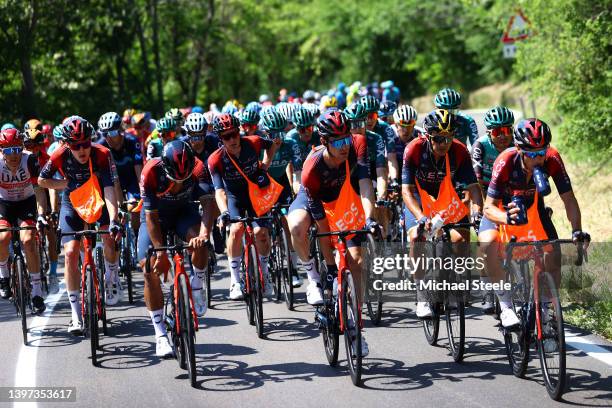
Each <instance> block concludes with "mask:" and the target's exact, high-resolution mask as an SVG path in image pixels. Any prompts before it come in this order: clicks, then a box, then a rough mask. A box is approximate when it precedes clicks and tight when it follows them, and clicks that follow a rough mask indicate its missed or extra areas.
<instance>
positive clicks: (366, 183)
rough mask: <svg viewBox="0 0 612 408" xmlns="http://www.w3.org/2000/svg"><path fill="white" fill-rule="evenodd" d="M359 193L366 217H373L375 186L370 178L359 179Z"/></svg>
mask: <svg viewBox="0 0 612 408" xmlns="http://www.w3.org/2000/svg"><path fill="white" fill-rule="evenodd" d="M359 193H360V195H361V205H362V206H363V211H364V212H365V216H366V218H371V217H372V213H373V212H374V202H375V201H374V188H373V187H372V181H371V180H370V179H361V180H359Z"/></svg>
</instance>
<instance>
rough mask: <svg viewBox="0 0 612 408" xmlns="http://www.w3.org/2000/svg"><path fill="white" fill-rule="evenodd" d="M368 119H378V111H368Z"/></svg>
mask: <svg viewBox="0 0 612 408" xmlns="http://www.w3.org/2000/svg"><path fill="white" fill-rule="evenodd" d="M368 119H370V120H376V119H378V112H371V113H368Z"/></svg>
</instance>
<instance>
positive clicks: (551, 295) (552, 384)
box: [536, 272, 566, 401]
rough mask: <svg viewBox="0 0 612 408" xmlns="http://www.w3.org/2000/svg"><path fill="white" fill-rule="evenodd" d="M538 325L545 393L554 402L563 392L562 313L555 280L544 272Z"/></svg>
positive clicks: (563, 345) (541, 283)
mask: <svg viewBox="0 0 612 408" xmlns="http://www.w3.org/2000/svg"><path fill="white" fill-rule="evenodd" d="M538 280H539V308H540V324H539V325H538V324H537V323H536V330H537V332H538V333H537V334H538V336H537V337H538V353H539V354H540V363H541V364H540V365H541V366H542V374H543V375H544V382H545V383H546V390H547V391H548V395H550V397H551V398H552V399H553V400H555V401H558V400H559V399H560V398H561V396H562V395H563V392H564V391H565V376H566V373H565V334H564V332H563V312H562V311H561V302H560V301H559V293H558V291H557V287H556V285H555V280H554V278H553V277H552V275H551V274H550V273H548V272H541V273H540V274H539V279H538Z"/></svg>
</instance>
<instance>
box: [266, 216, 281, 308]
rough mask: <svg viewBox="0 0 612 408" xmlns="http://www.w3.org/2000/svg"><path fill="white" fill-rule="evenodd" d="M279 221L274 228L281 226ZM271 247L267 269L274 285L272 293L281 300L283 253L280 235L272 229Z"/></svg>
mask: <svg viewBox="0 0 612 408" xmlns="http://www.w3.org/2000/svg"><path fill="white" fill-rule="evenodd" d="M279 224H280V223H278V224H276V226H275V227H274V229H278V228H281V229H282V228H283V227H282V226H280V227H279V226H278V225H279ZM271 241H272V248H271V251H270V257H269V259H270V261H269V263H268V271H269V273H270V275H271V278H272V285H273V286H274V294H275V297H276V300H277V301H279V300H281V292H282V289H281V283H282V273H283V253H282V248H281V243H280V235H279V233H278V231H273V234H272V237H271Z"/></svg>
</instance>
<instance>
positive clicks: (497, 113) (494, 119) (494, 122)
mask: <svg viewBox="0 0 612 408" xmlns="http://www.w3.org/2000/svg"><path fill="white" fill-rule="evenodd" d="M484 124H485V127H486V128H487V129H494V128H498V127H502V126H512V125H513V124H514V113H512V111H511V110H510V109H508V108H506V107H505V106H495V107H494V108H491V109H489V110H488V111H487V113H485V117H484Z"/></svg>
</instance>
